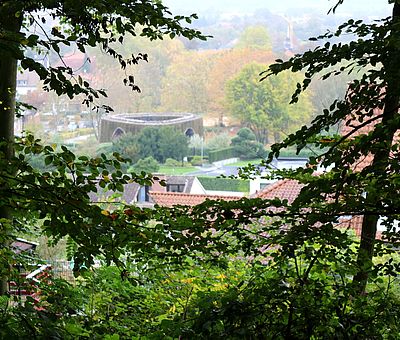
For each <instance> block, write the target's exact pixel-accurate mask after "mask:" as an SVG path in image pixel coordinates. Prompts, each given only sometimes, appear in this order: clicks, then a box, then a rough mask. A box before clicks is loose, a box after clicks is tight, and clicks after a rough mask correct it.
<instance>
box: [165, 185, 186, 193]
mask: <svg viewBox="0 0 400 340" xmlns="http://www.w3.org/2000/svg"><path fill="white" fill-rule="evenodd" d="M184 190H185V184H167V191H168V192H183V191H184Z"/></svg>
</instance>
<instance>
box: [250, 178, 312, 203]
mask: <svg viewBox="0 0 400 340" xmlns="http://www.w3.org/2000/svg"><path fill="white" fill-rule="evenodd" d="M303 186H304V185H303V184H301V183H299V182H298V181H296V180H293V179H283V180H279V181H277V182H275V183H273V184H271V185H269V186H267V187H265V188H264V189H263V190H262V191H260V192H259V193H257V195H256V197H257V198H264V199H274V198H279V199H281V200H285V199H286V200H288V202H289V203H292V202H293V201H294V200H295V199H296V197H297V196H298V195H299V193H300V190H301V189H302V188H303Z"/></svg>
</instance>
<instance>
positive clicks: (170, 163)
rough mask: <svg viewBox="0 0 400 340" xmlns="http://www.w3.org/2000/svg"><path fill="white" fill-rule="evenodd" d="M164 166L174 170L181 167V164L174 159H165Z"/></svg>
mask: <svg viewBox="0 0 400 340" xmlns="http://www.w3.org/2000/svg"><path fill="white" fill-rule="evenodd" d="M165 166H169V167H171V168H176V167H180V166H182V162H179V161H177V160H176V159H173V158H167V159H166V160H165Z"/></svg>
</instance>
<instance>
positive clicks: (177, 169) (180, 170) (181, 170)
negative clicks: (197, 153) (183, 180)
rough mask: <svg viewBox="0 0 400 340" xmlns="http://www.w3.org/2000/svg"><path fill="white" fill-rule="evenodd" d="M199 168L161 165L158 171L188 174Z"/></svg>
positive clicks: (167, 173)
mask: <svg viewBox="0 0 400 340" xmlns="http://www.w3.org/2000/svg"><path fill="white" fill-rule="evenodd" d="M196 170H197V169H196V168H195V167H194V166H184V167H169V166H163V165H161V166H160V169H159V170H158V171H157V173H160V174H164V175H186V174H188V173H190V172H193V171H196Z"/></svg>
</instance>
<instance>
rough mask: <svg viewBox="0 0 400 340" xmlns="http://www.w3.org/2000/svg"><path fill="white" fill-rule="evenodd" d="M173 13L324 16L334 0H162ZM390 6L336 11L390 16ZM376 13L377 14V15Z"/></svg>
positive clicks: (364, 4) (348, 2)
mask: <svg viewBox="0 0 400 340" xmlns="http://www.w3.org/2000/svg"><path fill="white" fill-rule="evenodd" d="M163 2H164V3H165V4H166V5H167V6H168V7H170V8H171V9H172V10H173V11H174V12H177V11H180V12H182V11H184V12H185V13H187V12H195V13H196V12H198V13H201V12H204V11H210V10H216V11H218V12H236V11H240V12H245V13H246V12H254V11H255V10H257V9H259V8H267V9H269V10H270V11H272V12H284V11H285V10H287V9H289V8H299V7H303V8H314V9H318V10H320V11H321V15H325V14H326V13H327V12H328V10H329V8H331V7H332V6H333V5H334V4H335V3H336V0H191V1H189V0H164V1H163ZM390 8H391V6H390V5H388V1H387V0H345V1H344V4H343V5H342V6H340V8H339V9H338V14H342V15H345V14H346V15H347V14H350V15H352V16H354V17H356V16H357V13H360V12H363V13H366V12H368V14H370V15H375V14H376V15H381V13H385V15H386V14H387V15H389V14H390ZM377 12H378V13H377Z"/></svg>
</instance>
